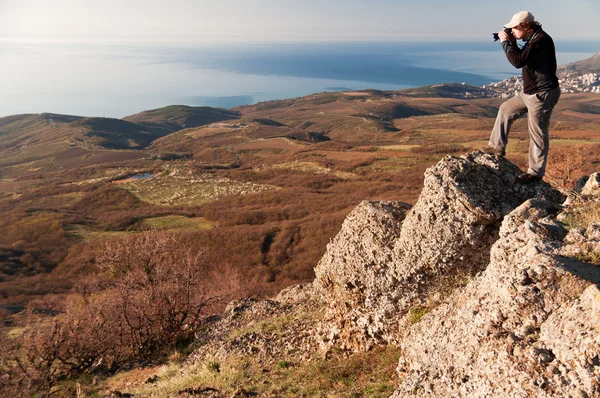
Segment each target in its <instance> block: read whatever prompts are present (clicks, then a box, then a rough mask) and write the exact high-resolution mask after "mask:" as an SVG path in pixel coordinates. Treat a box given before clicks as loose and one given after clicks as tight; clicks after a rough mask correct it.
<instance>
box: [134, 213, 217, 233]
mask: <svg viewBox="0 0 600 398" xmlns="http://www.w3.org/2000/svg"><path fill="white" fill-rule="evenodd" d="M214 225H215V224H214V223H213V222H210V221H208V220H207V219H206V218H204V217H193V218H190V217H184V216H164V217H153V218H147V219H145V220H144V221H143V222H142V228H144V227H148V228H151V229H167V230H186V231H197V230H203V229H210V228H212V227H214Z"/></svg>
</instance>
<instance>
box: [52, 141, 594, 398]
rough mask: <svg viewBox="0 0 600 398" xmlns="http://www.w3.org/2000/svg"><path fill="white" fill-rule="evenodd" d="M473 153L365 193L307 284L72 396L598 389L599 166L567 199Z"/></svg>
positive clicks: (228, 316)
mask: <svg viewBox="0 0 600 398" xmlns="http://www.w3.org/2000/svg"><path fill="white" fill-rule="evenodd" d="M519 172H520V170H519V169H518V168H517V167H516V166H515V165H514V164H512V163H511V162H509V161H507V160H505V159H502V158H497V157H495V156H490V155H486V154H483V153H481V152H473V153H469V154H465V155H462V156H458V157H454V156H447V157H444V158H443V159H442V160H441V161H440V162H438V163H437V164H436V165H434V166H432V167H430V168H428V169H427V171H426V172H425V181H424V187H423V190H422V191H421V193H420V195H419V198H418V199H417V201H416V203H415V204H414V206H411V205H409V204H406V203H402V202H400V201H363V202H361V203H360V204H359V205H358V206H357V207H356V208H355V209H353V211H352V212H351V213H350V214H349V215H348V217H346V219H345V220H344V222H343V225H342V227H341V230H340V231H339V233H338V234H337V236H336V237H335V238H334V239H333V240H332V241H331V242H330V243H329V244H328V245H327V250H326V252H325V254H324V256H323V257H322V258H321V260H320V261H319V263H318V264H317V265H316V268H315V273H316V278H315V280H314V282H312V283H306V284H300V285H296V286H293V287H290V288H288V289H285V290H284V291H282V292H280V293H279V294H278V295H277V296H276V297H273V298H272V299H270V300H253V299H242V300H235V301H232V302H231V303H230V304H229V305H228V306H227V308H226V309H225V311H224V312H223V313H222V314H221V315H218V316H212V317H210V318H208V319H207V320H206V324H205V325H204V326H203V327H201V328H199V329H198V330H197V331H196V338H195V344H194V345H192V346H191V347H192V348H191V353H190V352H189V351H188V353H185V354H184V353H181V354H179V355H180V356H179V357H176V358H173V359H171V360H170V361H169V362H168V363H165V364H158V365H149V366H143V367H140V368H137V369H133V370H129V371H123V372H119V373H118V374H115V375H108V376H107V377H103V376H99V377H98V378H97V379H95V382H94V383H93V384H92V383H85V382H83V383H80V381H81V380H82V379H80V381H78V382H77V383H78V384H75V383H74V382H70V381H65V382H64V383H62V385H61V388H62V389H63V390H64V391H65V392H68V391H75V389H77V391H79V392H80V393H85V394H106V393H108V392H109V391H112V392H111V394H113V395H116V396H122V395H123V394H132V395H133V396H139V397H150V396H161V397H162V396H164V397H167V396H181V397H188V396H198V395H199V396H210V397H225V396H237V397H244V396H281V397H287V396H290V397H291V396H322V395H326V394H336V395H352V396H377V397H387V396H390V395H391V396H393V397H446V396H473V397H484V396H502V397H522V396H536V397H553V396H579V397H586V396H587V397H592V396H597V395H598V394H600V389H599V386H598V383H597V380H598V377H599V376H600V362H599V361H598V353H599V352H600V341H599V340H598V338H597V336H598V325H599V322H600V306H599V305H598V298H599V297H600V290H599V288H598V286H599V284H600V262H599V260H598V253H600V236H599V234H598V229H599V226H600V224H599V223H600V218H598V206H597V200H598V195H600V175H599V174H598V173H595V174H593V175H591V176H590V177H589V178H588V179H587V180H585V179H584V180H582V181H581V184H579V186H578V189H577V192H578V194H577V195H574V196H573V197H571V198H570V201H569V202H568V203H567V202H565V203H564V204H561V203H562V202H563V200H564V198H565V197H564V195H562V194H561V193H560V192H558V191H557V190H555V189H553V188H552V187H551V186H549V185H548V184H546V183H544V182H540V183H536V184H533V185H528V186H523V185H519V184H517V183H516V182H515V179H516V175H518V173H519Z"/></svg>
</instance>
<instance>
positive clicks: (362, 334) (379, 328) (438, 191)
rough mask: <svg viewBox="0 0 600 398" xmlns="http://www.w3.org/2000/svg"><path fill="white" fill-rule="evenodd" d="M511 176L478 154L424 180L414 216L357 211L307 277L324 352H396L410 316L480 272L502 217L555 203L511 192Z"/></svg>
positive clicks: (542, 187)
mask: <svg viewBox="0 0 600 398" xmlns="http://www.w3.org/2000/svg"><path fill="white" fill-rule="evenodd" d="M519 173H520V170H519V169H518V168H517V167H516V166H514V165H513V164H512V163H510V162H509V161H507V160H505V159H503V158H498V157H494V156H491V155H486V154H483V153H481V152H474V153H472V154H469V155H466V156H462V157H447V158H445V159H443V160H442V161H440V162H439V163H438V164H437V165H436V166H433V167H431V168H429V169H428V170H427V171H426V173H425V181H424V188H423V191H422V193H421V195H420V197H419V199H418V201H417V203H416V204H415V206H414V207H413V208H412V209H410V210H409V206H408V205H405V204H402V203H399V202H363V203H361V205H359V206H358V207H357V208H356V209H355V210H354V211H353V212H352V213H351V214H350V215H349V216H348V218H347V219H346V221H345V222H344V224H343V226H342V229H341V231H340V233H339V234H338V235H337V236H336V238H335V239H334V240H333V241H332V242H331V243H330V244H329V245H328V246H327V252H326V254H325V256H324V257H323V258H322V260H321V261H320V262H319V264H318V265H317V267H316V268H315V273H316V279H315V285H316V287H317V288H318V290H319V292H320V294H321V296H322V297H323V299H324V300H323V301H324V302H326V303H327V306H328V307H327V312H326V315H325V318H324V320H323V322H322V339H323V343H324V345H325V346H326V347H327V346H329V345H333V344H336V345H338V346H341V347H342V348H346V349H351V350H364V349H369V348H370V347H372V346H373V345H374V344H377V343H381V342H388V343H398V342H399V341H400V338H401V336H402V334H403V332H404V328H405V327H406V326H407V325H406V320H405V316H406V314H407V313H409V311H410V310H411V309H413V308H417V307H419V306H423V305H424V304H426V305H427V306H429V307H431V306H432V305H437V303H439V302H441V301H443V300H444V299H446V298H447V297H448V296H449V295H450V292H451V291H452V289H453V288H456V287H459V286H461V285H464V283H466V281H467V280H468V279H469V278H470V276H472V275H474V274H476V273H477V272H479V271H481V270H482V269H484V268H485V266H486V265H487V264H488V262H489V249H490V247H491V245H492V244H493V243H494V242H495V241H496V240H497V239H498V230H499V227H500V221H501V220H502V218H503V217H504V216H505V215H507V214H509V213H510V212H511V211H512V210H514V209H515V208H516V207H517V206H519V205H520V204H521V203H523V202H524V201H525V200H527V199H529V198H532V197H544V198H548V199H552V200H555V201H559V202H560V201H562V198H561V195H560V194H559V193H558V192H557V191H555V190H553V189H551V188H550V187H549V186H548V185H547V184H545V183H538V184H533V185H529V186H528V185H521V184H517V183H516V176H517V175H518V174H519ZM457 275H459V276H460V277H458V278H457Z"/></svg>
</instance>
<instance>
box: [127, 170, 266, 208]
mask: <svg viewBox="0 0 600 398" xmlns="http://www.w3.org/2000/svg"><path fill="white" fill-rule="evenodd" d="M121 186H122V187H124V188H125V189H127V190H129V191H130V192H132V193H134V194H135V195H136V196H137V197H138V198H140V199H141V200H143V201H145V202H148V203H152V204H156V205H161V206H181V205H192V206H193V205H201V204H204V203H207V202H211V201H214V200H217V199H219V198H222V197H225V196H231V195H246V194H249V193H256V192H264V191H270V190H274V189H276V188H275V187H273V186H268V185H263V184H256V183H252V182H240V181H235V180H232V179H229V178H223V177H215V176H213V175H211V174H204V175H199V176H196V175H189V174H187V175H184V174H183V173H181V172H172V173H170V174H166V175H159V176H156V177H153V178H148V179H146V180H138V181H134V182H129V183H126V184H122V185H121Z"/></svg>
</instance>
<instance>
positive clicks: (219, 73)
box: [0, 35, 600, 118]
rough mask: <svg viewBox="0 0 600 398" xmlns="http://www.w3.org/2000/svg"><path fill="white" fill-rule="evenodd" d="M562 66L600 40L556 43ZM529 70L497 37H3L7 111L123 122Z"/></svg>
mask: <svg viewBox="0 0 600 398" xmlns="http://www.w3.org/2000/svg"><path fill="white" fill-rule="evenodd" d="M556 49H557V60H558V63H559V64H560V65H563V64H567V63H570V62H574V61H578V60H581V59H585V58H588V57H590V56H592V55H593V54H595V53H596V52H598V51H600V41H595V42H594V41H587V42H556ZM519 73H520V72H519V71H518V70H516V69H515V68H514V67H512V66H511V65H510V64H509V63H508V61H507V60H506V58H505V55H504V53H503V51H502V49H501V47H500V45H499V43H498V42H496V43H494V42H493V40H492V38H491V35H490V38H489V40H487V41H485V40H480V41H477V42H470V41H456V40H455V41H447V42H432V41H429V42H417V41H404V42H290V43H282V42H276V43H268V42H236V43H229V42H228V43H223V42H221V43H194V44H192V43H122V42H121V43H99V42H88V43H85V42H75V43H74V42H46V43H43V42H23V41H20V42H16V41H8V40H4V41H0V117H3V116H8V115H15V114H23V113H42V112H50V113H59V114H68V115H78V116H100V117H114V118H122V117H125V116H128V115H131V114H135V113H138V112H141V111H144V110H149V109H156V108H160V107H163V106H167V105H176V104H178V105H190V106H202V105H206V106H214V107H223V108H231V107H235V106H237V105H244V104H254V103H257V102H261V101H268V100H274V99H286V98H294V97H300V96H304V95H308V94H312V93H319V92H326V91H347V90H363V89H377V90H398V89H403V88H410V87H416V86H424V85H430V84H439V83H451V82H455V83H466V84H472V85H485V84H489V83H492V82H495V81H500V80H503V79H506V78H509V77H511V76H514V75H517V74H519Z"/></svg>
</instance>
